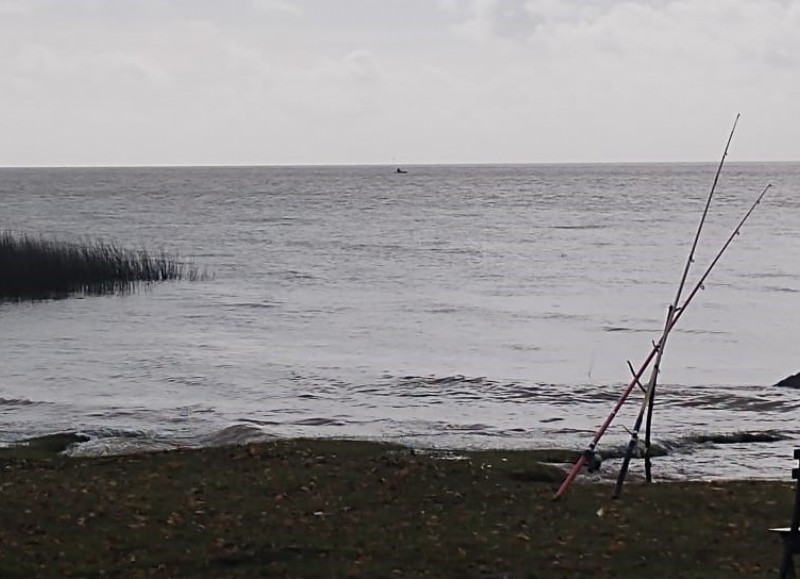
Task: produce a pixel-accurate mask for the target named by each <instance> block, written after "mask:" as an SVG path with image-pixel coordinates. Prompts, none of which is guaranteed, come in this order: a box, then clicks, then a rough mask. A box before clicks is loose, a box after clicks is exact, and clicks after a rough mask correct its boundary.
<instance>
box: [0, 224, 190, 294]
mask: <svg viewBox="0 0 800 579" xmlns="http://www.w3.org/2000/svg"><path fill="white" fill-rule="evenodd" d="M202 277H204V274H202V273H201V272H200V271H199V270H198V269H197V268H196V267H194V266H192V265H190V264H186V263H183V262H181V261H179V260H178V259H177V257H175V256H173V255H170V254H167V253H165V252H161V253H158V254H151V253H149V252H147V251H144V250H139V251H136V250H130V249H123V248H121V247H118V246H116V245H114V244H110V243H105V242H102V241H87V242H86V243H83V244H81V243H74V242H67V241H59V240H55V239H46V238H44V237H32V236H28V235H15V234H12V233H9V232H3V233H0V300H36V299H51V298H60V297H67V296H71V295H105V294H115V293H125V292H129V291H132V290H134V289H135V288H136V287H138V286H139V285H141V284H151V283H155V282H160V281H167V280H179V279H188V280H197V279H200V278H202Z"/></svg>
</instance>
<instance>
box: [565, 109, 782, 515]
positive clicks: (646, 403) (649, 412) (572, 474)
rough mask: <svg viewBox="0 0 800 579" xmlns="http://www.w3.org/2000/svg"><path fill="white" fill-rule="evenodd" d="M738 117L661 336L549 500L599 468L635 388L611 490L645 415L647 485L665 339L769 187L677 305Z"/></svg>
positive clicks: (626, 464) (625, 464)
mask: <svg viewBox="0 0 800 579" xmlns="http://www.w3.org/2000/svg"><path fill="white" fill-rule="evenodd" d="M739 117H740V115H738V114H737V115H736V119H734V121H733V128H732V129H731V132H730V135H729V136H728V141H727V143H726V144H725V150H724V151H723V153H722V158H721V159H720V162H719V165H718V166H717V172H716V174H715V176H714V182H713V184H712V185H711V191H710V192H709V194H708V197H707V199H706V204H705V207H704V209H703V214H702V217H701V218H700V224H699V225H698V227H697V232H696V233H695V236H694V241H693V242H692V248H691V250H690V251H689V257H688V258H687V259H686V265H685V267H684V269H683V275H682V276H681V280H680V283H679V284H678V291H677V293H676V295H675V299H674V300H673V302H672V304H670V306H669V308H668V309H667V319H666V321H665V323H664V330H663V331H662V333H661V338H660V339H659V340H658V342H653V348H652V350H650V354H649V355H648V356H647V358H645V360H644V362H642V365H641V366H640V367H639V369H638V370H634V368H633V365H632V364H631V363H630V362H628V367H629V368H630V370H631V373H632V374H633V377H632V379H631V381H630V383H629V384H628V387H627V388H625V390H624V391H623V392H622V394H621V395H620V397H619V399H618V400H617V402H616V404H615V405H614V408H613V409H612V410H611V413H610V414H609V415H608V417H607V418H606V419H605V421H604V422H603V424H602V425H601V426H600V428H599V429H598V430H597V433H596V434H595V435H594V438H593V439H592V441H591V442H590V443H589V446H588V447H587V448H586V449H585V450H584V451H583V452H582V453H581V455H580V457H579V458H578V460H577V461H575V464H574V465H573V466H572V469H571V470H570V471H569V473H567V476H566V477H565V478H564V481H563V482H562V483H561V486H560V487H559V488H558V491H556V494H555V496H554V497H553V500H557V499H560V498H561V497H563V496H564V495H565V494H566V492H567V490H569V487H570V486H571V485H572V483H573V481H574V480H575V478H576V477H577V476H578V473H579V472H580V470H581V469H582V468H583V466H584V465H587V466H588V468H589V470H590V471H592V470H596V469H597V468H599V466H600V459H599V457H598V456H597V454H596V453H595V449H596V448H597V444H598V443H599V442H600V439H601V438H602V437H603V435H604V434H605V432H606V430H608V428H609V427H610V426H611V423H612V422H613V421H614V418H615V417H616V416H617V413H618V412H619V411H620V409H621V408H622V405H623V404H624V403H625V401H626V400H627V399H628V397H629V396H630V394H631V392H633V389H634V388H636V387H637V386H639V387H640V388H641V389H642V390H644V399H643V400H642V404H641V406H640V407H639V413H638V414H637V415H636V421H635V422H634V425H633V429H632V430H631V431H629V432H630V434H631V439H630V442H629V443H628V446H627V448H626V449H625V457H624V458H623V460H622V466H621V468H620V471H619V475H618V477H617V482H616V485H615V487H614V495H613V496H614V498H616V497H619V495H620V494H621V493H622V485H623V484H624V482H625V477H626V476H627V474H628V467H629V466H630V462H631V458H632V457H633V453H634V451H635V450H636V448H637V446H638V445H639V432H640V430H641V428H642V421H643V420H645V414H646V416H647V419H646V434H645V441H644V460H645V476H646V480H647V482H650V481H651V474H650V425H651V421H652V417H653V403H654V400H655V392H656V384H657V382H658V373H659V371H660V367H661V358H662V356H663V355H664V349H665V347H666V344H667V338H668V337H669V334H670V332H671V331H672V329H673V328H674V327H675V325H676V324H677V323H678V320H680V319H681V316H683V314H684V312H685V311H686V308H687V307H688V306H689V304H690V303H691V302H692V300H693V299H694V297H695V296H696V295H697V293H698V292H699V291H700V290H701V289H703V284H704V283H705V281H706V279H707V278H708V276H709V274H711V271H712V270H713V269H714V267H715V266H716V265H717V263H718V262H719V260H720V258H722V255H723V254H724V253H725V251H726V250H727V249H728V247H729V246H730V245H731V243H733V240H734V239H735V238H736V236H737V235H739V233H740V232H741V229H742V226H743V225H744V224H745V222H746V221H747V220H748V219H749V218H750V216H751V215H752V214H753V212H754V211H755V209H756V207H758V205H759V204H760V203H761V200H762V199H764V196H765V195H766V194H767V191H769V189H770V187H771V186H772V185H771V184H767V186H766V187H764V189H763V191H761V193H760V194H759V196H758V197H757V198H756V200H755V201H754V202H753V204H752V205H751V206H750V208H749V209H748V210H747V212H746V213H745V214H744V217H742V219H741V221H739V223H738V225H737V226H736V227H735V228H734V230H733V232H732V233H731V235H730V237H728V239H727V240H726V241H725V243H724V244H723V245H722V248H721V249H720V250H719V251H718V252H717V254H716V256H715V257H714V259H713V260H712V261H711V263H710V264H709V265H708V267H707V268H706V270H705V271H704V272H703V275H701V276H700V279H699V280H698V281H697V283H695V285H694V287H693V288H692V290H691V291H690V292H689V294H688V295H687V296H686V299H685V300H684V301H683V304H681V297H682V294H683V290H684V288H685V286H686V279H687V277H688V275H689V269H690V268H691V266H692V263H694V254H695V251H696V250H697V244H698V242H699V240H700V233H701V232H702V230H703V226H704V225H705V221H706V217H707V215H708V208H709V207H710V206H711V200H712V198H713V197H714V191H715V190H716V188H717V182H718V181H719V176H720V173H721V172H722V167H723V165H724V164H725V158H726V157H727V156H728V148H729V147H730V144H731V140H732V139H733V133H734V132H735V131H736V124H737V123H738V122H739ZM651 362H652V363H653V368H652V370H651V373H650V380H649V381H648V383H647V386H646V387H645V386H643V385H642V383H641V378H642V376H643V375H644V373H645V372H646V371H647V368H648V367H649V366H650V363H651Z"/></svg>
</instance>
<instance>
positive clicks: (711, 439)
mask: <svg viewBox="0 0 800 579" xmlns="http://www.w3.org/2000/svg"><path fill="white" fill-rule="evenodd" d="M788 438H789V437H788V436H786V435H784V434H781V433H779V432H775V431H765V432H747V431H740V432H723V433H709V434H695V435H692V436H688V437H687V438H686V441H688V442H693V443H696V444H707V443H712V444H746V443H759V442H778V441H780V440H787V439H788Z"/></svg>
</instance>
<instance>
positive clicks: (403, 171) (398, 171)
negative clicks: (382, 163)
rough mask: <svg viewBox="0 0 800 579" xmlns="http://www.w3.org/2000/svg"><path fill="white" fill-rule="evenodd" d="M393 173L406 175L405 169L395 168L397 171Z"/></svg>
mask: <svg viewBox="0 0 800 579" xmlns="http://www.w3.org/2000/svg"><path fill="white" fill-rule="evenodd" d="M395 173H408V171H406V170H405V169H401V168H400V167H398V168H397V170H396V171H395Z"/></svg>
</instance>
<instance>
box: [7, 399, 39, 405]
mask: <svg viewBox="0 0 800 579" xmlns="http://www.w3.org/2000/svg"><path fill="white" fill-rule="evenodd" d="M35 404H48V402H39V401H36V400H29V399H28V398H0V406H32V405H35Z"/></svg>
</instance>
